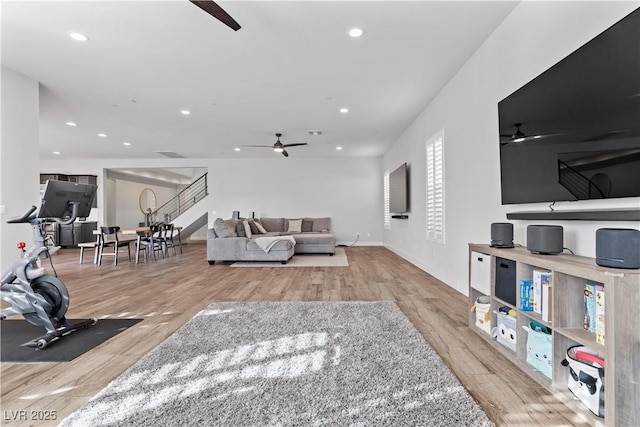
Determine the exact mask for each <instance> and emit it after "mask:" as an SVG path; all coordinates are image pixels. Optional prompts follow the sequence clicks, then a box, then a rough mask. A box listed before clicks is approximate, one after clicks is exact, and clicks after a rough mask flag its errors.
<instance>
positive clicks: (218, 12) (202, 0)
mask: <svg viewBox="0 0 640 427" xmlns="http://www.w3.org/2000/svg"><path fill="white" fill-rule="evenodd" d="M189 1H190V2H191V3H193V4H195V5H196V6H198V7H199V8H200V9H202V10H204V11H205V12H207V13H208V14H209V15H211V16H213V17H214V18H216V19H217V20H218V21H220V22H222V23H223V24H225V25H226V26H227V27H229V28H231V29H232V30H234V31H238V30H239V29H240V28H241V27H240V24H238V23H237V22H236V20H235V19H233V18H232V17H231V15H229V14H228V13H227V12H225V11H224V9H223V8H221V7H220V6H218V4H217V3H215V2H214V1H212V0H189Z"/></svg>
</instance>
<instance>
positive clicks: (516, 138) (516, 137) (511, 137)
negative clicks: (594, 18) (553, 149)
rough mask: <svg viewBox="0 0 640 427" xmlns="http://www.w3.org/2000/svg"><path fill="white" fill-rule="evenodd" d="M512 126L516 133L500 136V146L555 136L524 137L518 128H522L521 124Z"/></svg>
mask: <svg viewBox="0 0 640 427" xmlns="http://www.w3.org/2000/svg"><path fill="white" fill-rule="evenodd" d="M514 126H515V127H516V131H515V132H514V133H512V134H500V140H501V141H500V143H501V144H509V143H512V142H523V141H528V140H531V139H539V138H542V137H546V136H552V135H555V134H553V133H547V134H535V135H526V134H525V133H524V132H522V130H521V129H520V127H521V126H522V123H515V124H514Z"/></svg>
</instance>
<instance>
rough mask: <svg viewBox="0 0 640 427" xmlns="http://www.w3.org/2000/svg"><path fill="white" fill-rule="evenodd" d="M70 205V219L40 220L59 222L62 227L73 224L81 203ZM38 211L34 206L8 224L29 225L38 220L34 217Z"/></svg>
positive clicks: (71, 203) (10, 220)
mask: <svg viewBox="0 0 640 427" xmlns="http://www.w3.org/2000/svg"><path fill="white" fill-rule="evenodd" d="M69 204H70V205H71V216H70V217H69V218H68V219H62V218H53V217H51V218H40V222H57V223H58V224H60V225H68V224H71V223H72V222H73V221H75V220H76V218H78V205H79V203H78V202H69ZM36 209H38V208H37V207H35V206H33V205H32V206H31V207H30V208H29V210H28V211H27V212H25V213H24V214H22V215H21V216H17V217H14V218H10V219H8V220H7V223H8V224H18V223H29V222H31V221H33V220H34V219H35V218H36V216H35V215H34V212H35V211H36Z"/></svg>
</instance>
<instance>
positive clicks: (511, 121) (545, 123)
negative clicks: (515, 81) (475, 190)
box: [498, 8, 640, 204]
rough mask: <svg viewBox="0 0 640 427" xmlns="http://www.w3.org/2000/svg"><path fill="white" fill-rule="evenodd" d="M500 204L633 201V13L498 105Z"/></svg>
mask: <svg viewBox="0 0 640 427" xmlns="http://www.w3.org/2000/svg"><path fill="white" fill-rule="evenodd" d="M498 115H499V129H500V177H501V184H502V203H503V204H513V203H533V202H555V201H566V200H585V199H606V198H623V197H639V196H640V8H639V9H636V10H635V11H634V12H632V13H631V14H629V15H627V16H626V17H625V18H623V19H622V20H620V21H619V22H617V23H616V24H614V25H613V26H611V27H610V28H608V29H607V30H605V31H604V32H603V33H601V34H600V35H598V36H597V37H595V38H594V39H593V40H591V41H589V42H588V43H587V44H585V45H584V46H582V47H581V48H579V49H578V50H576V51H575V52H573V53H572V54H570V55H569V56H567V57H566V58H565V59H563V60H562V61H560V62H558V63H557V64H556V65H554V66H553V67H551V68H550V69H549V70H547V71H545V72H544V73H542V74H541V75H539V76H538V77H536V78H535V79H533V80H532V81H531V82H529V83H527V84H526V85H525V86H523V87H522V88H520V89H519V90H517V91H516V92H514V93H513V94H511V95H509V96H508V97H507V98H505V99H503V100H502V101H500V102H499V103H498Z"/></svg>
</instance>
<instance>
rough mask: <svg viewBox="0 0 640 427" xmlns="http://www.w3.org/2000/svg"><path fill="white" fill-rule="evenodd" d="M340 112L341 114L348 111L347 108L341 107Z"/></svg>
mask: <svg viewBox="0 0 640 427" xmlns="http://www.w3.org/2000/svg"><path fill="white" fill-rule="evenodd" d="M340 112H341V113H342V114H347V113H348V112H349V109H348V108H341V109H340Z"/></svg>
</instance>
